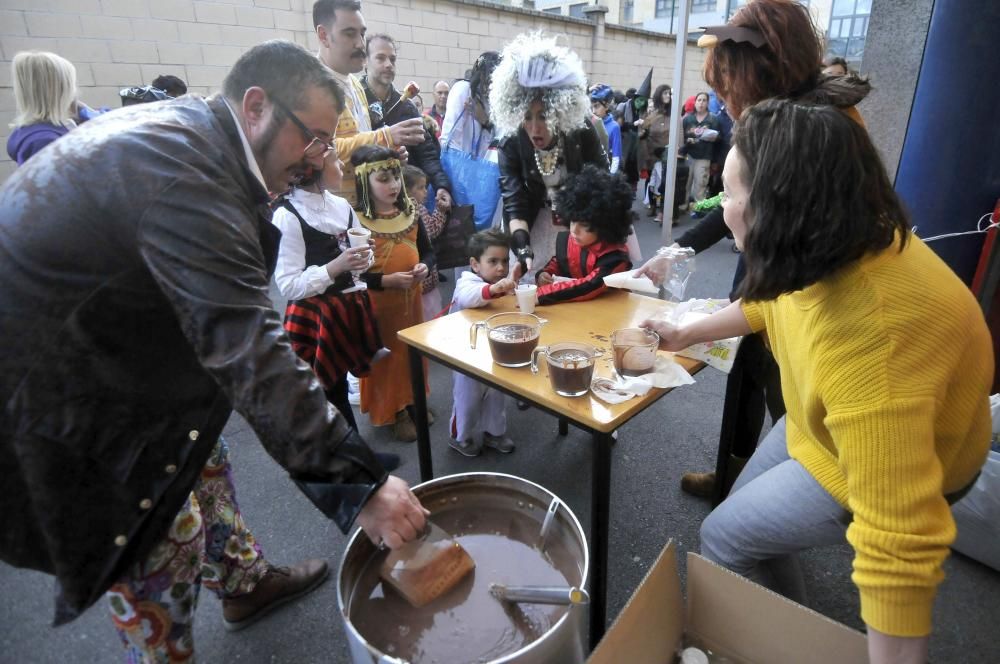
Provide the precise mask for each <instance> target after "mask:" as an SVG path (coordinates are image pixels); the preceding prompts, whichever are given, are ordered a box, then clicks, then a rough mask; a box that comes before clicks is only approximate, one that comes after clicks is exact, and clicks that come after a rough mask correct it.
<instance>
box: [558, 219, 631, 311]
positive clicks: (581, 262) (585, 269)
mask: <svg viewBox="0 0 1000 664" xmlns="http://www.w3.org/2000/svg"><path fill="white" fill-rule="evenodd" d="M631 268H632V263H631V262H630V261H629V259H628V247H627V246H625V243H621V244H613V243H610V242H601V241H598V242H595V243H594V244H592V245H590V246H589V247H581V246H580V245H579V244H577V242H576V240H575V239H573V236H572V235H571V234H570V233H569V231H563V232H561V233H559V234H558V235H557V236H556V255H555V256H553V257H552V260H550V261H549V262H548V264H547V265H546V266H545V267H543V268H542V269H541V270H539V272H547V273H549V274H551V275H553V276H559V277H569V278H570V279H571V281H560V282H558V283H553V284H548V285H546V286H540V287H539V288H538V304H556V303H558V302H582V301H584V300H590V299H593V298H595V297H597V296H598V295H600V294H601V293H603V292H604V290H605V289H606V288H607V286H605V285H604V277H606V276H608V275H609V274H614V273H615V272H624V271H625V270H629V269H631Z"/></svg>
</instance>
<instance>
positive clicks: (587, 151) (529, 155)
mask: <svg viewBox="0 0 1000 664" xmlns="http://www.w3.org/2000/svg"><path fill="white" fill-rule="evenodd" d="M562 154H563V159H564V160H565V164H566V170H567V171H568V172H569V173H579V172H580V170H581V169H582V168H583V165H584V164H593V165H594V166H597V167H598V168H603V169H604V170H610V168H611V165H610V163H609V162H608V154H607V152H605V150H604V147H603V146H602V145H601V141H600V139H599V138H598V137H597V132H596V131H594V125H593V124H591V122H590V120H586V126H584V127H581V128H580V129H576V130H574V131H571V132H569V133H568V134H567V135H566V136H565V137H564V138H563V153H562ZM498 156H499V161H500V191H501V194H502V196H503V219H504V222H506V223H510V221H511V219H523V220H524V221H526V222H528V224H529V226H530V225H531V224H534V223H535V217H536V216H537V215H538V211H539V210H541V209H542V206H543V205H546V200H547V198H548V190H547V189H546V187H545V183H544V182H543V181H542V175H541V173H539V172H538V164H536V163H535V148H534V146H533V145H532V144H531V139H530V138H528V132H526V131H524V129H523V128H522V129H519V130H518V132H517V134H514V135H512V136H508V137H506V138H504V139H503V140H501V141H500V149H499V155H498Z"/></svg>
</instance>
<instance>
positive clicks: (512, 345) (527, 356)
mask: <svg viewBox="0 0 1000 664" xmlns="http://www.w3.org/2000/svg"><path fill="white" fill-rule="evenodd" d="M542 323H543V321H542V319H541V318H539V317H538V316H535V315H533V314H523V313H521V314H519V313H509V312H508V313H502V314H494V315H492V316H490V317H489V318H487V319H486V320H484V321H479V322H478V323H473V324H472V327H471V328H470V329H469V345H470V346H471V347H472V348H475V347H476V340H477V338H478V333H479V330H480V329H485V330H486V338H487V340H488V341H489V342H490V354H491V355H492V356H493V361H494V362H495V363H497V364H499V365H500V366H502V367H525V366H528V365H529V364H530V363H531V351H533V350H535V347H537V346H538V337H539V335H540V334H541V328H542Z"/></svg>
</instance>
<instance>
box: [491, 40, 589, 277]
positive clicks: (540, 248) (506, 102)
mask: <svg viewBox="0 0 1000 664" xmlns="http://www.w3.org/2000/svg"><path fill="white" fill-rule="evenodd" d="M490 117H491V118H492V120H493V125H494V128H495V131H496V134H497V136H498V137H499V138H500V139H501V140H500V154H499V159H500V188H501V190H502V193H503V218H504V222H505V224H506V226H507V228H508V230H509V231H510V233H511V235H512V237H513V242H512V244H513V249H514V254H515V256H516V257H517V259H518V260H519V261H520V262H521V264H522V267H523V268H524V269H525V270H526V271H527V270H530V269H531V267H532V265H545V264H546V263H547V262H548V260H549V259H550V258H551V257H552V254H553V252H554V250H555V237H556V234H557V233H558V231H559V230H563V229H562V228H559V227H557V226H556V224H558V223H559V220H558V219H556V218H555V217H554V215H553V213H552V203H553V201H554V199H555V192H556V191H558V190H559V188H560V186H561V185H562V183H563V182H564V181H565V179H566V176H567V175H568V174H571V173H578V172H579V171H580V170H581V169H582V168H583V166H584V164H593V165H594V166H597V167H598V168H603V169H605V170H608V168H609V164H608V157H607V154H606V153H605V151H604V148H603V146H602V145H601V142H600V139H599V138H598V136H597V133H596V132H595V130H594V126H593V124H592V123H591V121H590V117H591V113H590V99H589V98H588V97H587V82H586V76H585V75H584V73H583V63H582V62H581V61H580V57H579V56H578V55H577V54H576V53H574V52H573V51H571V50H570V49H568V48H566V47H565V46H560V45H559V44H558V43H557V40H556V38H555V37H550V36H547V35H544V34H542V33H539V32H533V33H528V34H522V35H519V36H517V37H516V38H515V39H514V40H513V41H511V42H510V43H509V44H507V45H506V46H505V47H504V49H503V52H502V53H501V55H500V64H499V65H497V68H496V70H495V71H494V72H493V83H492V86H491V88H490ZM564 221H565V223H566V224H568V223H569V220H564Z"/></svg>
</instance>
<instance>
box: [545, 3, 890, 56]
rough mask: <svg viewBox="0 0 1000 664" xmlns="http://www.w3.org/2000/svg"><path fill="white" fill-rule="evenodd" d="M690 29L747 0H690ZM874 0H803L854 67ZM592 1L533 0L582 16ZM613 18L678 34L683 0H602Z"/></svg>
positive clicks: (835, 51) (721, 19)
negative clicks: (679, 15)
mask: <svg viewBox="0 0 1000 664" xmlns="http://www.w3.org/2000/svg"><path fill="white" fill-rule="evenodd" d="M689 1H690V2H691V14H690V16H689V18H688V30H689V33H690V34H692V35H696V34H698V28H700V27H703V26H708V25H719V24H722V23H725V22H726V21H727V20H728V19H729V17H730V16H732V15H733V13H734V12H735V11H736V10H737V9H739V8H740V7H741V6H743V5H745V4H746V2H747V0H689ZM872 1H873V0H800V2H801V4H803V5H805V6H807V7H808V8H809V11H810V13H811V14H812V16H813V21H814V22H815V23H816V26H817V27H818V28H819V29H820V31H822V33H823V35H824V36H825V37H826V47H827V49H826V50H827V56H828V57H833V56H839V57H842V58H845V59H846V60H847V61H848V62H849V63H851V65H852V66H853V67H858V66H859V65H860V64H861V59H862V57H863V56H864V48H865V37H866V36H867V34H868V21H869V18H870V16H871V12H872ZM590 4H591V3H588V2H580V1H579V0H534V7H535V9H537V10H539V11H543V12H545V13H547V14H555V15H560V16H574V17H578V18H583V15H584V14H583V10H584V9H585V8H586V7H587V6H589V5H590ZM601 4H603V5H605V6H607V7H608V10H609V11H608V15H607V21H608V23H617V24H619V25H626V26H631V27H636V28H642V29H644V30H652V31H654V32H665V33H667V34H674V33H675V32H676V30H677V25H678V23H679V17H678V14H679V13H680V11H681V7H682V6H683V5H682V4H681V0H603V2H601Z"/></svg>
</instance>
